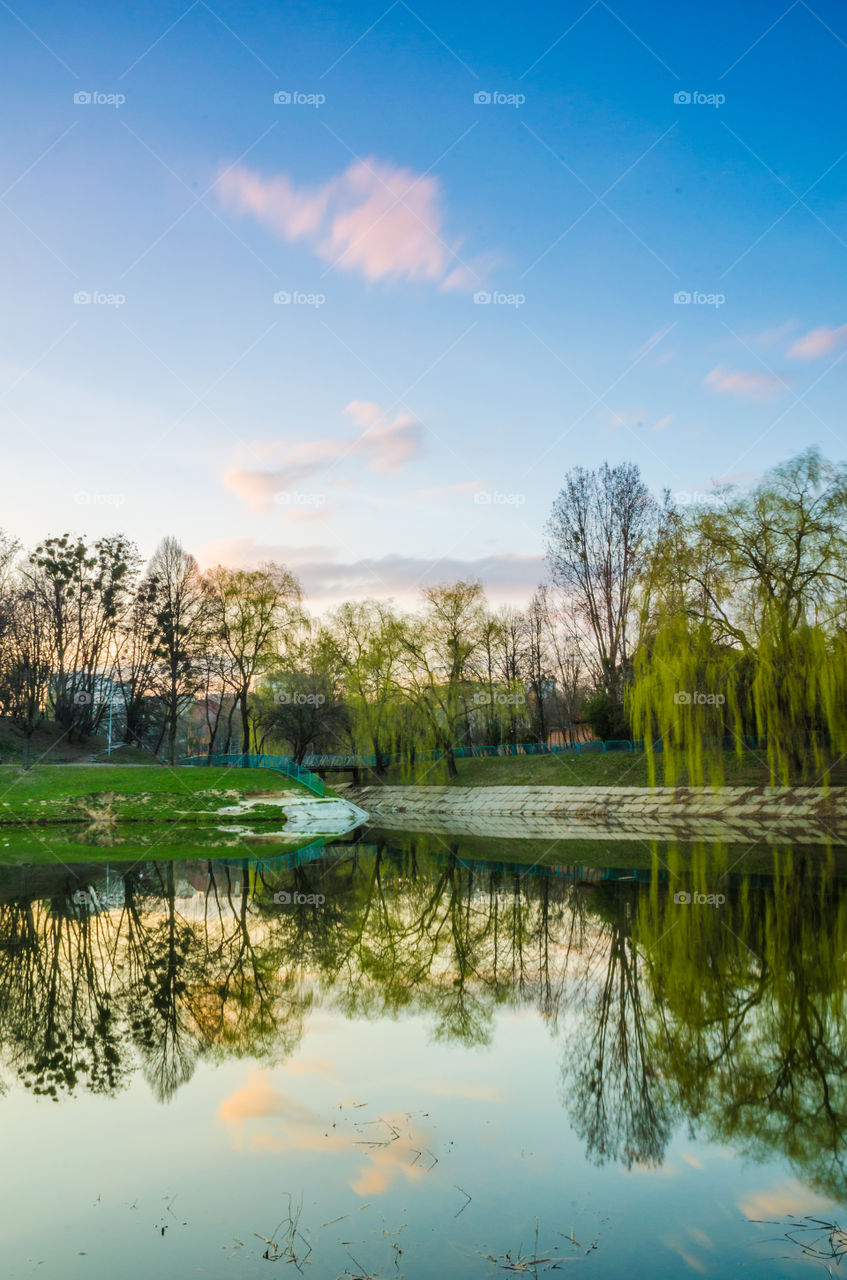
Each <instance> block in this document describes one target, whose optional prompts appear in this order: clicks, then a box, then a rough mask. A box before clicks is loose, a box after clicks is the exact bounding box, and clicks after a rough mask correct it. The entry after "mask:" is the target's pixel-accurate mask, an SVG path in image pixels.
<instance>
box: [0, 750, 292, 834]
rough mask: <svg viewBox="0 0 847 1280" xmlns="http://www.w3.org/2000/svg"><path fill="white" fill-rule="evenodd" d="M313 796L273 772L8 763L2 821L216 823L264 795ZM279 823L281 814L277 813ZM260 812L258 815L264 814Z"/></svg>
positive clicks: (0, 789)
mask: <svg viewBox="0 0 847 1280" xmlns="http://www.w3.org/2000/svg"><path fill="white" fill-rule="evenodd" d="M263 791H267V792H272V793H274V794H276V793H282V792H285V791H294V792H296V793H297V794H300V795H303V794H305V795H308V794H311V793H310V792H308V791H307V789H306V788H305V787H303V786H302V785H301V784H300V783H298V782H294V781H293V780H292V779H290V778H285V777H283V776H282V774H279V773H274V772H273V771H272V770H270V769H235V768H232V769H201V768H177V769H168V768H165V767H164V766H162V765H132V766H126V767H124V766H121V765H84V764H79V765H59V764H49V765H39V766H37V767H36V768H34V769H31V770H30V771H29V772H27V773H24V772H23V771H22V770H21V769H20V768H18V767H16V766H9V765H4V766H0V826H9V825H12V826H14V825H19V824H20V823H21V822H22V821H23V822H27V823H36V824H41V823H59V822H64V823H67V822H73V823H80V822H86V823H92V822H94V823H97V822H100V823H102V822H112V821H123V822H137V821H143V822H151V823H162V822H182V823H192V822H193V823H203V822H211V821H216V820H217V819H216V814H217V812H218V810H220V809H223V808H226V807H227V806H228V805H230V804H233V803H236V802H237V801H238V800H240V799H242V798H243V797H244V796H245V795H249V794H256V793H257V792H263ZM268 813H269V814H270V813H273V814H274V815H275V816H276V818H277V820H280V815H279V814H278V812H276V811H275V810H270V809H269V811H268ZM262 816H263V814H262V813H261V811H258V812H257V811H256V810H254V811H253V813H252V814H251V817H253V818H258V817H262Z"/></svg>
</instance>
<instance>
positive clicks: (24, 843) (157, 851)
mask: <svg viewBox="0 0 847 1280" xmlns="http://www.w3.org/2000/svg"><path fill="white" fill-rule="evenodd" d="M226 825H227V827H228V828H229V827H230V825H232V826H233V827H234V826H235V825H236V824H234V823H232V824H230V823H227V824H226ZM237 825H238V830H237V831H235V830H230V829H228V830H226V831H221V829H220V827H219V826H202V825H200V824H197V823H194V824H193V825H182V824H180V823H179V822H168V823H165V822H160V823H156V822H151V823H146V822H144V823H141V822H127V823H116V824H114V825H110V826H109V827H106V828H100V829H93V828H91V827H85V826H79V825H77V826H58V825H57V826H50V827H39V826H36V825H33V824H27V825H26V826H16V827H14V828H12V827H3V828H0V897H2V894H3V886H4V883H5V881H4V879H3V876H4V868H8V867H17V866H28V867H31V866H45V867H54V868H55V867H56V866H60V865H65V864H69V863H90V864H92V865H96V864H98V863H109V864H110V865H111V866H115V867H121V866H131V865H134V864H137V863H139V862H143V863H146V862H169V861H172V860H174V859H184V860H185V861H195V860H197V859H202V860H203V861H205V860H207V859H210V858H211V859H220V858H225V859H234V860H236V861H238V860H240V859H242V858H248V859H254V858H260V859H273V858H276V857H279V856H280V855H281V854H285V853H290V852H291V851H292V850H293V849H298V848H301V847H302V846H303V845H307V844H311V843H313V842H314V840H316V839H317V837H309V836H303V835H297V836H278V835H276V836H275V837H274V838H270V836H269V834H268V833H269V831H270V830H272V828H270V827H269V826H267V825H264V826H263V825H262V824H261V823H253V822H252V821H241V822H239V823H238V824H237ZM278 826H279V817H278V815H277V822H276V827H275V828H273V829H274V830H275V829H277V828H278Z"/></svg>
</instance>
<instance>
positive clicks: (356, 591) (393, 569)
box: [197, 537, 547, 610]
mask: <svg viewBox="0 0 847 1280" xmlns="http://www.w3.org/2000/svg"><path fill="white" fill-rule="evenodd" d="M197 558H198V560H199V561H200V564H201V565H203V566H204V567H205V566H207V565H212V564H228V565H233V566H237V567H239V568H252V567H255V566H256V565H258V564H261V563H262V562H263V561H265V560H281V561H284V562H285V563H286V564H287V565H289V567H290V568H291V569H292V570H293V571H294V572H295V573H296V574H297V576H298V578H299V579H300V581H301V582H302V584H303V590H304V593H305V596H306V602H307V604H308V605H309V607H310V608H312V609H315V610H319V609H327V608H335V606H336V605H338V604H340V603H341V602H342V601H343V600H350V599H353V598H354V597H356V598H359V597H363V596H369V597H372V598H374V599H381V600H387V599H393V600H395V601H396V602H397V603H398V604H399V605H401V606H402V607H403V608H415V607H417V606H418V605H419V604H420V592H421V588H422V587H424V586H427V585H431V584H433V583H437V582H456V581H458V580H459V579H460V578H462V579H464V580H465V581H476V580H479V581H480V582H482V585H483V587H484V588H485V591H486V594H487V596H488V598H489V600H490V601H491V603H492V604H506V603H509V604H517V605H525V604H526V603H527V601H528V600H529V599H530V597H531V595H532V593H533V591H534V590H535V588H536V587H537V585H538V583H539V582H541V581H542V580H543V579H544V577H545V574H546V570H547V566H546V561H545V559H544V557H543V556H541V555H518V554H515V553H513V552H494V553H492V554H490V555H485V556H478V557H468V558H460V557H459V556H453V555H446V556H440V557H439V556H433V557H431V558H427V557H425V556H410V555H398V554H390V555H385V556H379V557H363V558H360V559H355V560H341V559H339V558H338V554H337V552H336V550H335V549H334V548H331V547H327V546H323V545H320V544H312V545H310V546H301V547H294V546H290V545H288V546H286V545H277V544H274V543H257V542H253V541H252V539H249V538H244V537H237V538H221V539H218V540H217V541H215V542H213V543H210V544H208V545H207V546H205V547H201V548H200V549H199V550H198V551H197Z"/></svg>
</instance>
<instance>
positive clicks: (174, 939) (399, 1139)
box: [0, 832, 847, 1280]
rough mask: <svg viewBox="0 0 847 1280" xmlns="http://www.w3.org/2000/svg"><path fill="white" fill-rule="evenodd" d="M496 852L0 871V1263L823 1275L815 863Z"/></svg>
mask: <svg viewBox="0 0 847 1280" xmlns="http://www.w3.org/2000/svg"><path fill="white" fill-rule="evenodd" d="M133 838H137V837H136V836H134V837H133ZM510 849H512V850H515V849H516V846H514V845H507V844H506V842H503V844H502V845H501V846H497V847H495V846H494V845H493V844H492V845H491V846H490V847H489V848H488V849H485V848H481V847H480V842H474V843H473V844H471V843H464V844H463V843H462V842H461V841H460V842H445V840H444V839H442V838H440V837H420V836H418V837H415V836H411V835H410V836H406V837H403V836H398V835H397V834H396V833H391V834H390V835H386V836H385V837H384V838H381V837H380V835H379V833H376V832H370V833H368V832H366V833H364V835H363V836H362V837H361V839H360V840H358V841H357V842H353V843H347V844H343V845H334V846H331V847H327V848H320V847H317V846H314V847H311V848H309V849H307V850H304V851H302V852H300V853H295V854H290V853H289V854H283V855H281V856H277V854H276V851H275V850H274V849H272V848H263V847H262V846H261V845H258V846H256V847H254V848H251V849H250V850H249V851H247V850H244V849H241V850H238V849H235V850H231V849H230V850H228V849H225V848H222V849H220V850H218V851H217V853H218V855H223V856H218V857H210V856H209V852H208V851H205V852H204V851H198V853H197V856H196V857H192V858H182V859H180V858H170V859H164V860H160V861H143V860H141V861H139V860H137V859H136V860H134V859H132V858H129V857H128V856H127V854H126V851H125V850H122V848H121V845H120V841H119V840H118V841H117V843H116V847H115V848H113V849H112V850H110V851H108V853H107V852H106V851H104V850H102V849H101V850H100V851H99V858H100V860H99V861H98V862H94V861H91V862H89V863H86V862H84V861H83V862H80V861H72V862H68V861H64V860H63V859H62V858H61V847H60V846H58V845H57V848H56V851H55V852H54V854H53V856H52V858H47V859H42V862H41V865H7V866H2V867H0V1072H2V1094H0V1121H2V1134H3V1146H4V1151H3V1161H2V1168H3V1171H4V1178H3V1182H4V1189H3V1198H2V1206H3V1238H2V1255H0V1256H2V1259H3V1261H2V1266H0V1271H2V1275H3V1276H4V1277H18V1276H30V1275H39V1276H43V1277H51V1276H54V1277H61V1280H74V1278H76V1277H80V1278H83V1277H85V1278H87V1280H112V1278H113V1277H118V1276H121V1277H130V1278H132V1280H134V1278H135V1277H138V1278H139V1280H140V1278H141V1277H144V1278H145V1280H146V1278H147V1277H152V1276H162V1277H166V1278H170V1277H190V1276H206V1277H220V1278H221V1280H223V1278H225V1277H226V1278H228V1277H232V1278H233V1280H240V1278H241V1277H244V1278H250V1277H254V1276H255V1277H261V1276H268V1275H273V1274H275V1273H279V1271H280V1270H281V1271H283V1272H285V1273H286V1274H293V1273H294V1272H295V1270H301V1271H302V1273H303V1274H306V1275H312V1276H314V1277H316V1280H323V1277H328V1278H330V1280H332V1278H333V1277H339V1276H346V1277H353V1276H356V1277H395V1278H399V1277H410V1278H411V1280H418V1278H420V1280H430V1278H433V1280H435V1278H436V1277H457V1278H458V1280H464V1278H465V1277H468V1278H470V1277H487V1276H508V1275H510V1274H516V1273H518V1274H529V1275H536V1274H537V1275H543V1274H547V1273H548V1272H549V1273H552V1271H553V1269H554V1268H555V1269H559V1270H564V1271H571V1272H575V1274H577V1275H585V1276H592V1277H596V1278H597V1280H607V1278H611V1277H630V1276H631V1277H636V1276H637V1277H642V1276H645V1275H651V1276H658V1277H679V1276H684V1275H689V1274H690V1275H693V1276H736V1275H737V1276H748V1275H750V1274H753V1275H756V1274H764V1275H767V1276H769V1277H770V1276H776V1277H781V1276H795V1275H799V1274H811V1273H812V1271H813V1270H815V1271H817V1272H818V1273H820V1267H821V1259H820V1258H816V1257H814V1256H812V1255H810V1254H809V1253H808V1252H804V1251H803V1246H804V1245H805V1246H806V1249H807V1250H809V1249H817V1250H820V1251H821V1253H823V1254H825V1255H826V1265H832V1266H833V1274H836V1275H837V1274H838V1270H837V1267H836V1265H835V1263H833V1262H832V1259H831V1258H830V1256H829V1255H830V1252H831V1248H835V1249H836V1250H837V1248H838V1247H839V1243H840V1237H833V1238H832V1240H831V1242H830V1237H829V1236H828V1235H827V1229H826V1228H825V1227H822V1226H821V1227H814V1229H813V1230H809V1231H806V1230H804V1229H803V1228H804V1227H810V1228H811V1227H813V1226H814V1224H812V1223H810V1222H808V1221H806V1222H805V1223H804V1222H802V1221H799V1220H801V1219H803V1217H804V1215H811V1216H812V1217H813V1218H815V1219H819V1220H821V1222H823V1223H837V1222H839V1221H841V1222H842V1223H845V1224H847V1213H845V1199H847V1169H846V1168H845V1157H846V1156H847V1151H846V1150H845V1137H846V1136H847V1113H846V1112H845V1101H846V1099H845V1093H847V1007H845V1005H847V1001H845V992H847V892H845V890H847V879H843V878H842V870H843V868H842V866H841V855H840V854H839V853H838V852H835V853H833V852H832V851H827V850H806V851H803V852H802V853H799V852H797V851H794V852H793V853H792V851H791V850H787V849H778V850H763V849H762V848H761V846H760V847H758V848H757V849H756V850H755V851H754V853H751V854H747V853H745V851H744V850H742V849H741V848H739V847H734V846H730V847H724V848H722V847H717V846H706V845H679V846H677V847H672V846H667V845H661V846H660V845H656V846H654V847H653V848H652V849H649V850H647V851H646V853H645V849H644V847H643V846H639V848H638V851H637V853H636V851H635V850H632V851H630V850H629V849H628V847H627V846H624V845H620V844H619V845H617V846H613V845H612V844H611V843H610V844H609V845H607V846H606V847H605V848H602V847H599V848H595V849H594V850H593V851H592V854H591V856H590V858H587V856H586V850H585V846H579V847H578V848H571V847H569V846H568V845H567V844H566V843H560V844H558V845H557V846H555V848H553V849H547V848H546V847H545V848H543V849H542V848H541V847H539V848H538V849H537V850H536V851H535V857H533V850H532V849H529V848H527V847H526V846H521V847H520V849H519V850H517V852H516V856H517V857H518V860H517V861H512V862H510V861H509V859H508V856H505V855H507V854H508V853H509V850H510ZM6 852H7V853H8V854H9V856H10V858H11V857H13V856H14V850H6ZM213 852H214V851H213ZM255 853H258V854H260V855H261V856H259V857H256V856H251V855H252V854H255ZM486 854H487V855H488V856H485V855H486ZM106 857H108V858H109V861H108V863H107V862H105V861H103V859H104V858H106ZM536 859H539V861H536ZM627 859H629V861H628V860H627ZM790 1215H793V1216H794V1219H795V1220H796V1223H797V1225H796V1228H795V1229H794V1230H792V1226H791V1218H790Z"/></svg>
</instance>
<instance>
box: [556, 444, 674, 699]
mask: <svg viewBox="0 0 847 1280" xmlns="http://www.w3.org/2000/svg"><path fill="white" fill-rule="evenodd" d="M656 515H657V504H656V502H655V499H654V498H653V497H652V496H651V494H650V492H649V490H648V489H647V486H646V485H645V484H644V482H643V481H642V479H641V473H640V471H639V469H638V467H637V466H636V465H635V463H631V462H623V463H620V464H619V465H618V466H616V467H610V466H609V465H608V463H605V462H604V463H603V465H602V466H601V467H599V468H598V469H597V470H596V471H586V470H585V469H584V468H583V467H574V468H573V469H572V470H571V471H569V472H568V473H567V475H566V476H565V483H564V486H563V488H562V490H561V492H560V493H559V496H558V497H557V498H556V500H555V502H554V503H553V510H552V512H551V515H550V519H549V521H548V523H547V526H546V532H547V555H548V559H549V561H550V567H551V570H552V575H553V581H554V582H555V584H556V585H557V586H559V587H561V588H562V590H563V591H564V592H565V593H566V595H567V597H568V599H569V601H570V604H571V607H572V608H573V610H574V614H575V615H576V617H577V619H578V620H579V622H581V624H582V626H583V628H584V634H585V635H586V636H587V637H588V638H590V641H591V644H590V645H586V646H585V649H584V653H583V657H584V658H586V659H587V660H588V662H589V665H590V666H591V668H592V672H593V675H594V678H595V682H596V684H597V687H598V688H600V689H603V690H605V691H606V692H607V693H609V694H610V695H611V696H612V697H613V698H614V699H615V700H616V701H620V698H621V689H622V679H621V677H622V673H623V671H624V670H625V669H626V666H627V664H628V662H629V660H630V654H631V652H632V649H633V634H632V633H633V630H634V627H635V626H636V625H637V621H636V611H635V608H634V604H635V591H636V587H637V584H638V581H639V574H640V569H641V563H642V558H643V556H644V554H645V551H646V548H647V545H648V542H649V540H650V537H651V534H652V531H653V529H654V526H655V521H656Z"/></svg>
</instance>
